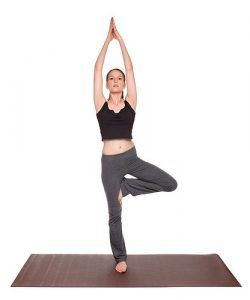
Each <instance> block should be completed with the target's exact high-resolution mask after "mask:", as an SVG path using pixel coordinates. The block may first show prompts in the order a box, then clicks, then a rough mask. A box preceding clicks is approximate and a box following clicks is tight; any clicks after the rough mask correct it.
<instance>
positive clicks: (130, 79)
mask: <svg viewBox="0 0 250 300" xmlns="http://www.w3.org/2000/svg"><path fill="white" fill-rule="evenodd" d="M113 27H114V37H115V38H116V39H117V40H118V42H119V44H120V47H121V51H122V56H123V61H124V66H125V70H126V78H127V96H126V98H128V99H129V102H130V104H131V106H132V107H133V108H134V110H135V109H136V104H137V91H136V83H135V76H134V70H133V64H132V61H131V58H130V56H129V54H128V50H127V48H126V46H125V43H124V40H123V38H122V37H121V35H120V34H119V33H118V31H117V29H116V26H115V22H114V25H113Z"/></svg>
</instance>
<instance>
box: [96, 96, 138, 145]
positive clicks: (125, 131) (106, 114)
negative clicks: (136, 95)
mask: <svg viewBox="0 0 250 300" xmlns="http://www.w3.org/2000/svg"><path fill="white" fill-rule="evenodd" d="M123 101H124V102H125V106H124V108H122V109H121V110H120V111H119V112H118V113H115V112H114V111H113V110H111V109H109V107H108V101H105V102H104V104H103V106H102V108H101V109H100V110H99V112H98V113H97V114H96V117H97V120H98V123H99V127H100V133H101V136H102V141H103V140H104V139H121V138H127V139H133V136H132V130H133V125H134V120H135V115H136V112H135V111H134V109H133V108H132V107H131V105H130V104H129V102H128V101H127V100H123Z"/></svg>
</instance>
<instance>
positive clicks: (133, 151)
mask: <svg viewBox="0 0 250 300" xmlns="http://www.w3.org/2000/svg"><path fill="white" fill-rule="evenodd" d="M136 154H137V152H136V148H135V146H133V147H132V148H130V149H128V150H127V151H124V152H122V153H117V154H104V153H102V158H119V159H120V158H124V157H129V156H133V155H136Z"/></svg>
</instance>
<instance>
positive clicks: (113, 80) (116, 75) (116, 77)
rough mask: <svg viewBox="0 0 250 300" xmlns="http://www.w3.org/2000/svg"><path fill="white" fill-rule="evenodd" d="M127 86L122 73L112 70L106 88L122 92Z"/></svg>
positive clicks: (111, 91) (112, 91)
mask: <svg viewBox="0 0 250 300" xmlns="http://www.w3.org/2000/svg"><path fill="white" fill-rule="evenodd" d="M125 87H126V83H125V81H124V79H123V75H122V73H121V72H119V71H117V70H113V71H111V72H110V73H109V76H108V80H107V81H106V88H107V89H109V91H110V93H121V92H122V91H123V89H124V88H125Z"/></svg>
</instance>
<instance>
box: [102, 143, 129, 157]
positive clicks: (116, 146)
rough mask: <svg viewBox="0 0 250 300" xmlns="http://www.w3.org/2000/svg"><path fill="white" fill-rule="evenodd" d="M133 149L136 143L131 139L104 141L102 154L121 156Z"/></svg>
mask: <svg viewBox="0 0 250 300" xmlns="http://www.w3.org/2000/svg"><path fill="white" fill-rule="evenodd" d="M132 147H134V142H133V141H132V140H131V139H111V140H108V139H107V140H105V139H104V140H103V149H102V153H103V154H105V155H113V154H119V153H122V152H125V151H127V150H129V149H131V148H132Z"/></svg>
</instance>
